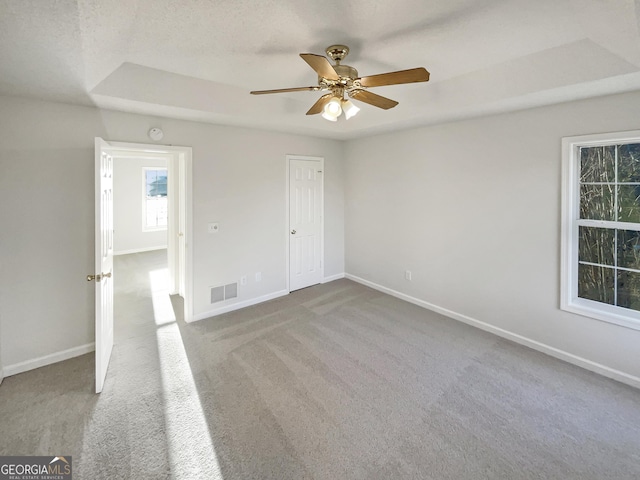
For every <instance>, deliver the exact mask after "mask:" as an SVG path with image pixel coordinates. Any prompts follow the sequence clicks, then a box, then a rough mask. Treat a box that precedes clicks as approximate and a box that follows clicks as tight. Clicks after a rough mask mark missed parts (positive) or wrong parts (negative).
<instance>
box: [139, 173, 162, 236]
mask: <svg viewBox="0 0 640 480" xmlns="http://www.w3.org/2000/svg"><path fill="white" fill-rule="evenodd" d="M150 170H165V171H166V172H167V175H168V173H169V170H168V168H167V167H165V166H160V167H142V231H143V232H161V231H163V230H167V228H168V222H167V225H160V226H158V227H149V226H148V225H147V172H148V171H150ZM167 214H168V212H167Z"/></svg>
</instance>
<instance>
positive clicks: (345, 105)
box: [342, 100, 360, 120]
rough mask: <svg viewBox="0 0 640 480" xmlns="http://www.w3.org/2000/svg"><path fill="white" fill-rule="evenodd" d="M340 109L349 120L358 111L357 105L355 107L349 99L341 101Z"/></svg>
mask: <svg viewBox="0 0 640 480" xmlns="http://www.w3.org/2000/svg"><path fill="white" fill-rule="evenodd" d="M342 111H343V112H344V116H345V117H346V118H347V120H349V119H350V118H351V117H353V116H354V115H355V114H356V113H358V112H359V111H360V109H359V108H358V107H356V106H355V105H354V104H353V102H351V100H343V101H342Z"/></svg>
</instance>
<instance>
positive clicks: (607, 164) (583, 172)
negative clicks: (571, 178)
mask: <svg viewBox="0 0 640 480" xmlns="http://www.w3.org/2000/svg"><path fill="white" fill-rule="evenodd" d="M614 181H615V147H613V146H611V147H582V148H581V149H580V182H581V183H585V182H611V183H612V182H614Z"/></svg>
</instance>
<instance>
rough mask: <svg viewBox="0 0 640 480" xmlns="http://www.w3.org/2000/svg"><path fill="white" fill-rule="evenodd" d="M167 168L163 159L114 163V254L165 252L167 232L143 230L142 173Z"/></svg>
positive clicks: (134, 159)
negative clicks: (145, 168)
mask: <svg viewBox="0 0 640 480" xmlns="http://www.w3.org/2000/svg"><path fill="white" fill-rule="evenodd" d="M144 167H153V168H167V160H166V159H164V158H158V159H149V158H131V157H127V158H115V159H114V161H113V220H114V231H115V233H114V236H113V244H114V250H115V254H116V255H118V254H123V253H133V252H142V251H146V250H156V249H160V248H167V230H166V229H164V230H155V231H143V230H142V199H143V187H142V169H143V168H144Z"/></svg>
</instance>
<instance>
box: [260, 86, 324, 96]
mask: <svg viewBox="0 0 640 480" xmlns="http://www.w3.org/2000/svg"><path fill="white" fill-rule="evenodd" d="M317 90H320V87H296V88H280V89H278V90H254V91H253V92H250V93H251V95H265V94H267V93H284V92H315V91H317Z"/></svg>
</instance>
